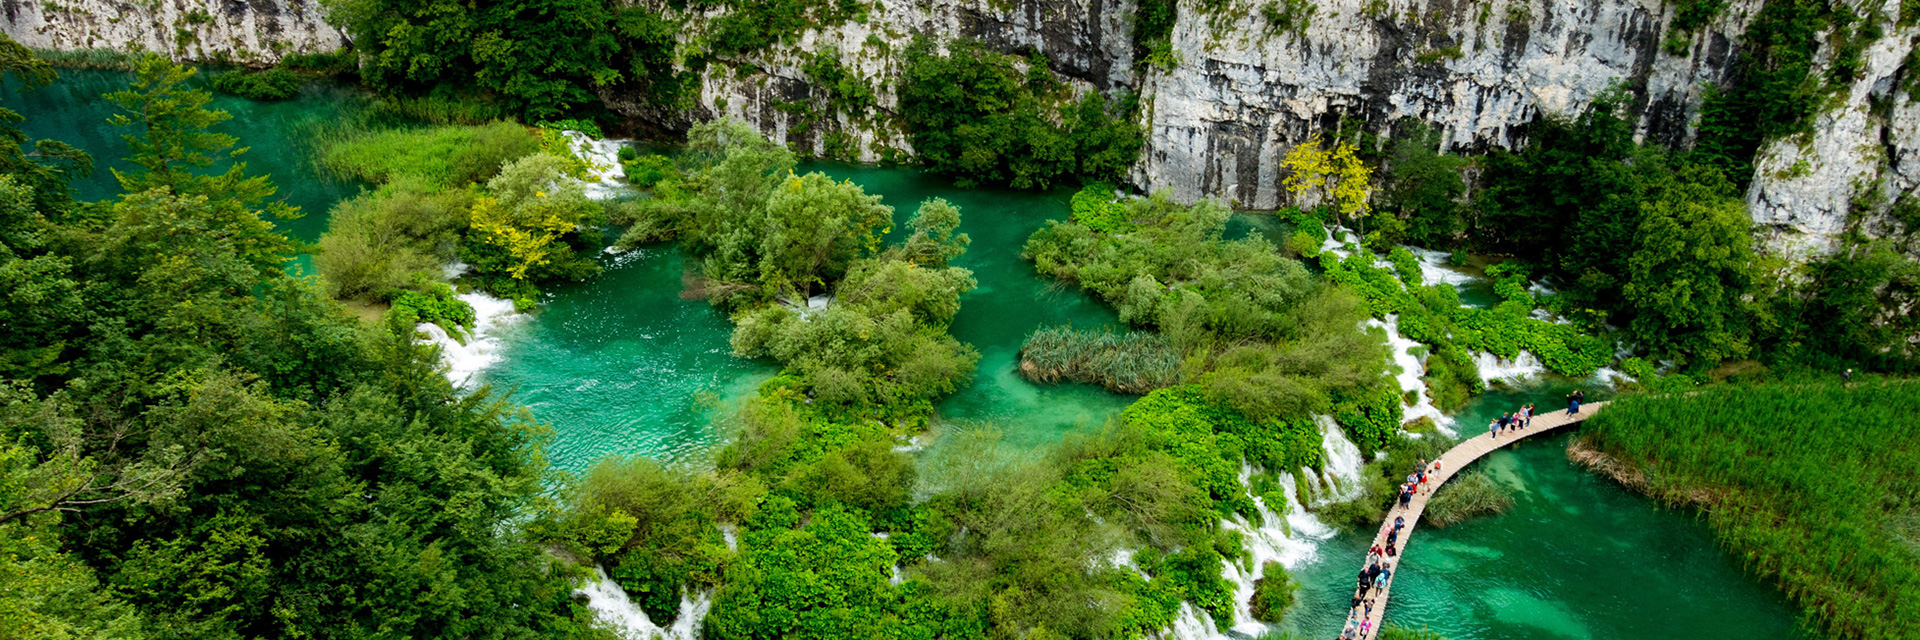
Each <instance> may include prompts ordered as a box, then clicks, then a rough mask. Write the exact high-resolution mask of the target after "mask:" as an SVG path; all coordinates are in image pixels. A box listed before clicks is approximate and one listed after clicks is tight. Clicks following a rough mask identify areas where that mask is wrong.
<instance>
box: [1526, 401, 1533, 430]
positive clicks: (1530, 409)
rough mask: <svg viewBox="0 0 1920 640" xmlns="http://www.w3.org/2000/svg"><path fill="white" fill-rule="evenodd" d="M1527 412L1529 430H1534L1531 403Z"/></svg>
mask: <svg viewBox="0 0 1920 640" xmlns="http://www.w3.org/2000/svg"><path fill="white" fill-rule="evenodd" d="M1526 412H1527V428H1528V429H1532V428H1533V403H1531V402H1529V403H1527V408H1526Z"/></svg>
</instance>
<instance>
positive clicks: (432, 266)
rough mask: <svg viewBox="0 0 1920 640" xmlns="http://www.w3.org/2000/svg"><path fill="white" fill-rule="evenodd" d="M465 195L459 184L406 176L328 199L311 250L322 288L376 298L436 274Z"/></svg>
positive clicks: (468, 197)
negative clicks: (445, 185) (436, 184)
mask: <svg viewBox="0 0 1920 640" xmlns="http://www.w3.org/2000/svg"><path fill="white" fill-rule="evenodd" d="M472 201H473V196H472V194H471V193H470V192H468V191H466V190H455V191H438V190H435V189H432V188H430V187H427V186H425V185H423V184H422V183H421V182H420V181H418V180H412V179H407V180H401V181H398V182H394V183H390V184H386V185H382V186H381V187H380V188H379V189H378V190H375V191H373V192H371V193H363V194H361V195H359V196H357V197H354V198H352V199H349V200H345V201H342V202H341V203H340V204H337V205H334V208H333V212H332V214H330V215H329V216H328V218H327V232H326V233H325V234H323V235H321V236H320V243H319V251H318V252H316V253H315V254H314V257H313V261H314V266H315V267H316V268H317V269H318V270H319V271H320V278H321V280H322V281H323V282H325V283H326V288H327V293H328V294H329V295H331V296H333V297H335V298H355V299H360V300H367V301H372V300H383V299H387V298H389V297H391V296H392V295H393V293H394V292H396V291H398V290H401V289H407V288H413V287H417V286H418V285H420V284H421V283H423V282H427V281H432V280H435V279H437V278H438V276H439V272H440V266H441V265H443V264H446V263H447V262H450V261H452V260H453V258H454V257H455V254H454V248H455V247H456V246H458V243H459V234H460V232H461V231H462V230H463V229H465V228H466V225H467V220H466V218H467V209H468V207H470V206H471V204H472Z"/></svg>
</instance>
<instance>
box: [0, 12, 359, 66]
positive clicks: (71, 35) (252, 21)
mask: <svg viewBox="0 0 1920 640" xmlns="http://www.w3.org/2000/svg"><path fill="white" fill-rule="evenodd" d="M0 18H4V28H5V30H6V33H7V36H8V37H11V38H13V39H14V40H16V41H18V42H20V43H21V44H24V45H27V46H29V47H35V48H40V49H56V50H78V49H116V50H122V51H124V50H128V49H130V48H134V47H138V48H140V49H143V50H146V51H156V52H160V53H165V54H169V55H172V56H174V57H176V58H182V59H195V60H208V59H225V60H232V61H234V62H246V63H260V64H265V63H272V62H274V61H277V60H279V59H280V56H282V55H285V54H288V53H296V52H297V53H316V52H322V51H332V50H334V49H338V48H340V46H341V44H343V43H344V42H345V38H344V37H343V36H342V35H341V34H340V32H339V31H338V30H336V29H334V28H333V27H332V26H330V25H328V24H327V23H326V21H325V20H323V19H322V16H321V11H320V3H319V0H151V1H146V2H141V1H131V0H0Z"/></svg>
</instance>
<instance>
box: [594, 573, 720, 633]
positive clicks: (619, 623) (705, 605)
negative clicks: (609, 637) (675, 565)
mask: <svg viewBox="0 0 1920 640" xmlns="http://www.w3.org/2000/svg"><path fill="white" fill-rule="evenodd" d="M574 592H575V593H578V594H580V595H583V596H586V598H587V608H588V609H591V610H593V614H594V616H595V617H597V618H599V619H600V621H601V622H603V623H606V624H607V625H609V626H612V627H613V629H614V631H615V632H617V633H619V634H620V636H621V637H623V638H629V639H630V640H654V639H656V638H658V639H663V640H694V637H695V633H696V629H697V627H698V625H699V624H700V619H701V618H705V617H707V609H709V608H712V607H713V592H711V591H703V592H701V593H699V594H696V595H694V596H693V597H687V596H685V595H682V596H680V612H679V614H680V615H679V616H678V617H676V618H674V619H673V624H672V625H670V626H666V627H662V626H660V625H657V624H654V623H653V620H652V619H651V618H648V617H647V612H645V611H642V610H641V609H640V605H637V604H634V603H633V600H632V599H631V598H628V597H627V592H626V590H625V589H621V588H620V583H617V582H614V581H613V579H612V578H609V577H607V572H606V571H605V570H602V569H601V568H600V567H594V568H593V579H592V580H588V581H586V582H585V583H583V584H582V585H581V586H580V588H579V589H577V590H575V591H574Z"/></svg>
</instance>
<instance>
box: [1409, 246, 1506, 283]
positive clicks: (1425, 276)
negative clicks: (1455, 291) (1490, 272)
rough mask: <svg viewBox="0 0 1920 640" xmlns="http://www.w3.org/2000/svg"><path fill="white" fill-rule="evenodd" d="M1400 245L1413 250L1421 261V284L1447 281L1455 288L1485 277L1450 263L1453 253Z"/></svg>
mask: <svg viewBox="0 0 1920 640" xmlns="http://www.w3.org/2000/svg"><path fill="white" fill-rule="evenodd" d="M1400 246H1401V247H1404V248H1405V249H1406V250H1407V251H1409V252H1412V253H1413V257H1414V258H1415V259H1418V260H1419V261H1420V280H1421V284H1425V285H1427V286H1433V285H1437V284H1440V283H1446V284H1450V285H1453V286H1454V287H1455V288H1463V287H1464V285H1466V284H1467V283H1470V282H1479V281H1481V280H1484V279H1485V278H1481V277H1480V276H1476V275H1473V274H1471V273H1467V272H1465V271H1461V270H1460V269H1457V268H1455V267H1454V266H1453V265H1451V264H1448V263H1449V262H1450V261H1451V260H1452V258H1453V254H1450V253H1447V252H1445V251H1437V250H1434V249H1422V248H1420V247H1416V246H1412V245H1404V244H1403V245H1400Z"/></svg>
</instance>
